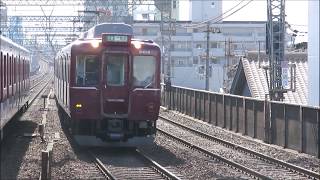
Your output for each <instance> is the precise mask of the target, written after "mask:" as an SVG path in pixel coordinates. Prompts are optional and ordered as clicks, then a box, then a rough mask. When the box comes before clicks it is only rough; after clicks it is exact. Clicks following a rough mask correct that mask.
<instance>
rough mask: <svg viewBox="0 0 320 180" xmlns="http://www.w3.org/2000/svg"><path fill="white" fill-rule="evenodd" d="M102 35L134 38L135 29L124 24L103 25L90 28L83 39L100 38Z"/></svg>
mask: <svg viewBox="0 0 320 180" xmlns="http://www.w3.org/2000/svg"><path fill="white" fill-rule="evenodd" d="M102 33H114V34H127V35H131V36H133V29H132V27H131V26H130V25H128V24H124V23H102V24H98V25H96V26H94V27H92V28H90V29H89V30H88V31H87V32H85V33H83V35H82V37H81V38H84V39H90V38H99V37H101V34H102Z"/></svg>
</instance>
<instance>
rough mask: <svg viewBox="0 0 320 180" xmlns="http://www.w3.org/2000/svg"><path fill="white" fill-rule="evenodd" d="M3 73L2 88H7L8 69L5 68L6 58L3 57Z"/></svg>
mask: <svg viewBox="0 0 320 180" xmlns="http://www.w3.org/2000/svg"><path fill="white" fill-rule="evenodd" d="M3 72H4V76H3V77H4V80H3V82H4V84H3V87H7V76H8V75H7V72H8V67H7V56H6V55H4V63H3Z"/></svg>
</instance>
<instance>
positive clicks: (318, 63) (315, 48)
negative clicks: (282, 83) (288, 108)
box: [308, 1, 320, 106]
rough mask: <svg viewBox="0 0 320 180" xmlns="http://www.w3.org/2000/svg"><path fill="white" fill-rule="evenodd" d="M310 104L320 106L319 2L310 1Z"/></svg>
mask: <svg viewBox="0 0 320 180" xmlns="http://www.w3.org/2000/svg"><path fill="white" fill-rule="evenodd" d="M308 31H309V32H308V38H309V39H308V41H309V43H308V68H309V72H308V86H309V87H308V90H309V94H308V104H309V105H311V106H320V96H319V94H320V89H319V86H320V84H319V81H320V79H319V76H320V74H319V71H320V60H319V1H309V27H308Z"/></svg>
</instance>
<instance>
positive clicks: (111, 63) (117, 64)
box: [106, 54, 128, 86]
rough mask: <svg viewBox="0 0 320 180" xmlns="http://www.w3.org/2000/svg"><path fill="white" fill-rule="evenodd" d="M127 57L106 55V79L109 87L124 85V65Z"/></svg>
mask: <svg viewBox="0 0 320 180" xmlns="http://www.w3.org/2000/svg"><path fill="white" fill-rule="evenodd" d="M127 58H128V56H127V55H122V54H118V55H108V56H107V66H106V72H107V73H106V76H107V77H106V79H107V84H108V85H109V86H123V85H124V83H125V76H124V72H125V63H126V59H127Z"/></svg>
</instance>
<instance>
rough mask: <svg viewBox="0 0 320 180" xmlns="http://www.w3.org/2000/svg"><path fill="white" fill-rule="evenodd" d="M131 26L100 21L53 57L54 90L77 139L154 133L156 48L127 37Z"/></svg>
mask: <svg viewBox="0 0 320 180" xmlns="http://www.w3.org/2000/svg"><path fill="white" fill-rule="evenodd" d="M132 37H133V31H132V28H131V26H129V25H126V24H100V25H97V26H95V27H93V28H91V29H90V30H89V31H88V32H86V33H85V34H84V36H83V37H82V38H80V39H78V40H76V41H75V42H73V43H71V44H69V45H68V46H67V47H65V48H63V49H62V51H61V52H59V53H58V55H57V56H56V58H55V95H56V97H57V100H58V103H59V104H60V106H61V107H62V108H63V109H64V111H65V112H66V113H67V114H68V115H69V117H70V118H69V120H70V125H71V129H72V133H73V135H74V137H75V139H76V140H77V141H78V142H79V143H83V144H87V143H88V142H89V144H90V142H91V141H95V140H103V141H127V140H130V139H132V138H135V137H146V136H149V135H153V134H154V133H155V127H156V120H157V118H158V114H159V107H160V64H161V63H160V59H161V58H160V57H161V55H160V48H159V46H158V45H157V44H155V43H154V42H152V41H145V40H136V39H133V38H132Z"/></svg>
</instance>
